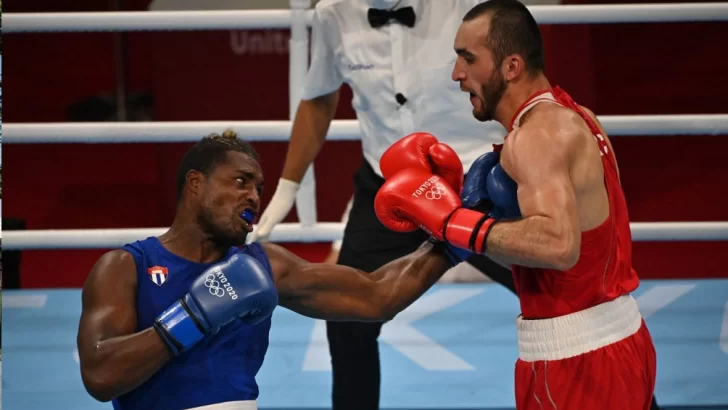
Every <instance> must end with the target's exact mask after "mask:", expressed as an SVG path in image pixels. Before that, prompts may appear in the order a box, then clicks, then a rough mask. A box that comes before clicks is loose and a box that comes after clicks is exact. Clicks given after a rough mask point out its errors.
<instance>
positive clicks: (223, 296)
mask: <svg viewBox="0 0 728 410" xmlns="http://www.w3.org/2000/svg"><path fill="white" fill-rule="evenodd" d="M277 305H278V292H277V290H276V286H275V283H274V282H273V279H272V278H271V277H270V275H269V274H268V272H266V270H265V268H263V266H261V265H260V263H259V262H258V261H256V260H255V259H254V258H252V257H251V256H248V255H245V254H235V255H233V256H231V257H230V258H228V259H227V260H225V261H223V262H220V263H217V264H215V265H213V266H211V267H210V268H208V269H207V270H205V271H204V272H202V274H201V275H200V276H199V277H198V278H197V279H196V280H195V281H194V282H193V283H192V286H191V287H190V290H189V292H188V293H187V294H186V295H185V296H183V297H182V298H180V299H179V300H177V301H176V302H175V303H173V304H172V305H171V306H170V307H168V308H167V309H166V310H165V311H164V312H162V314H160V315H159V316H158V317H157V319H156V320H155V321H154V328H155V329H156V330H157V332H158V333H159V334H160V336H162V339H163V340H164V341H165V342H166V343H167V346H169V349H170V350H171V352H172V354H173V355H175V356H176V355H179V354H181V353H183V352H185V351H187V350H189V349H190V348H192V347H193V346H194V345H195V344H197V342H199V341H200V340H202V339H203V338H204V337H205V336H206V335H209V334H211V333H214V332H216V331H217V330H218V329H219V328H221V327H222V326H225V325H226V324H228V323H230V322H232V321H233V320H235V319H238V318H241V319H242V320H243V321H244V322H245V323H248V324H251V325H254V324H256V323H259V322H261V321H263V320H265V319H266V318H268V317H270V315H271V314H273V309H275V307H276V306H277Z"/></svg>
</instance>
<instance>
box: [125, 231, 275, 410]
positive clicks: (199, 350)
mask: <svg viewBox="0 0 728 410" xmlns="http://www.w3.org/2000/svg"><path fill="white" fill-rule="evenodd" d="M122 249H124V250H126V251H127V252H130V253H131V254H132V255H133V256H134V260H135V262H136V268H137V282H138V284H137V300H136V308H137V331H142V330H144V329H147V328H149V327H151V326H152V323H153V322H154V320H155V319H156V318H157V316H158V315H159V314H160V313H162V311H164V310H165V309H166V308H167V307H169V305H171V304H172V303H173V302H174V301H176V300H177V299H179V298H180V297H182V296H183V295H184V294H186V293H187V291H188V290H189V288H190V286H191V285H192V282H193V281H194V280H195V279H197V277H198V276H199V275H200V274H201V273H202V272H203V271H204V270H205V269H207V268H209V267H210V266H211V265H213V263H196V262H192V261H189V260H187V259H184V258H182V257H180V256H177V255H175V254H173V253H171V252H169V251H168V250H167V249H166V248H165V247H164V246H163V245H162V244H161V243H160V242H159V240H158V239H157V238H156V237H150V238H147V239H144V240H141V241H137V242H134V243H131V244H127V245H125V246H124V247H123V248H122ZM238 252H241V253H245V254H248V255H250V256H252V257H253V258H255V259H256V260H257V261H258V262H260V263H261V264H262V265H263V267H265V268H266V270H267V271H268V273H269V274H271V276H272V273H271V266H270V262H269V261H268V256H267V254H266V253H265V251H264V250H263V247H262V246H261V245H260V244H259V243H257V242H255V243H252V244H249V245H247V246H245V247H243V248H230V250H229V251H228V253H227V255H226V257H227V256H231V255H233V254H235V253H238ZM270 325H271V319H270V318H268V319H266V320H265V321H263V322H261V323H259V324H257V325H255V326H251V325H248V324H245V323H243V322H242V321H241V320H236V321H233V322H232V323H230V324H228V325H226V326H225V327H223V328H222V329H220V331H219V332H218V333H217V334H214V335H208V336H206V337H205V338H204V339H202V340H201V341H200V342H199V343H198V344H197V345H196V346H194V347H193V348H192V349H190V350H189V351H187V352H185V353H183V354H181V355H180V356H177V357H174V358H172V359H171V360H170V361H169V362H167V364H165V365H164V366H163V367H162V368H161V369H160V370H159V371H158V372H157V373H156V374H154V375H153V376H152V377H151V378H150V379H149V380H147V381H146V382H144V383H143V384H142V385H140V386H139V387H137V388H136V389H134V390H132V391H130V392H129V393H127V394H125V395H123V396H120V397H118V398H116V399H114V400H113V406H114V409H117V410H131V409H135V410H141V409H165V410H177V409H180V410H181V409H189V408H192V407H198V406H204V405H209V404H213V403H223V402H227V401H236V400H255V399H257V397H258V384H257V383H256V381H255V375H256V374H257V373H258V370H259V369H260V367H261V365H262V364H263V359H264V357H265V353H266V351H267V350H268V333H269V330H270Z"/></svg>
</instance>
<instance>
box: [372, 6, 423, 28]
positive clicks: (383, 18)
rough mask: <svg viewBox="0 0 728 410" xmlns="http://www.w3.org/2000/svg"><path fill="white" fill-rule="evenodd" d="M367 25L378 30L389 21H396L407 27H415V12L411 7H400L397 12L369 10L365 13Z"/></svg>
mask: <svg viewBox="0 0 728 410" xmlns="http://www.w3.org/2000/svg"><path fill="white" fill-rule="evenodd" d="M367 18H368V19H369V24H371V25H372V27H374V28H379V27H381V26H383V25H385V24H387V23H389V20H392V19H394V20H397V21H398V22H400V23H402V24H404V25H405V26H407V27H414V26H415V10H414V9H413V8H412V7H402V8H401V9H397V10H382V9H373V8H372V9H369V12H368V13H367Z"/></svg>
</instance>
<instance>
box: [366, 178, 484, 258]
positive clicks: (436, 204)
mask: <svg viewBox="0 0 728 410" xmlns="http://www.w3.org/2000/svg"><path fill="white" fill-rule="evenodd" d="M374 210H375V212H376V214H377V217H378V218H379V220H380V221H381V222H382V224H383V225H384V226H386V227H387V228H389V229H391V230H393V231H395V232H412V231H414V230H415V229H417V227H418V226H419V227H420V228H422V229H423V230H425V231H426V232H427V233H429V234H430V235H432V236H433V237H434V238H435V239H437V240H445V241H447V242H449V243H450V244H452V245H454V246H457V247H458V248H463V249H469V250H471V251H473V252H477V253H482V252H483V250H484V249H483V246H484V245H485V238H486V236H487V234H488V232H489V231H490V227H491V226H492V225H493V223H494V222H495V220H494V219H493V218H488V216H487V215H484V214H483V213H481V212H477V211H472V210H469V209H465V208H462V207H461V202H460V197H459V195H458V194H457V193H456V192H455V191H454V190H453V189H452V188H450V187H449V186H448V185H447V184H446V183H445V181H444V180H443V178H442V177H440V176H438V175H432V174H431V173H428V172H425V171H422V170H419V169H414V168H410V169H405V170H402V171H400V172H398V173H397V174H395V175H394V176H392V177H391V178H390V179H389V180H387V182H385V183H384V185H383V186H382V188H380V190H379V192H377V196H376V198H375V199H374Z"/></svg>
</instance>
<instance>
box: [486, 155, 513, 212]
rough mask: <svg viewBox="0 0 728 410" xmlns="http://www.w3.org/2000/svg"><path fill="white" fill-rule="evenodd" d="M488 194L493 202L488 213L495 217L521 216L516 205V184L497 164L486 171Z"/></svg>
mask: <svg viewBox="0 0 728 410" xmlns="http://www.w3.org/2000/svg"><path fill="white" fill-rule="evenodd" d="M486 185H487V187H488V195H489V196H490V201H491V202H492V203H493V210H492V211H491V213H490V216H492V217H493V218H495V219H516V218H520V217H521V208H520V207H519V206H518V184H516V182H515V181H514V180H513V179H511V177H510V176H509V175H508V174H507V173H506V171H505V170H503V167H502V166H501V165H500V164H498V165H496V166H494V167H493V168H492V169H491V170H490V172H489V173H488V178H487V179H486Z"/></svg>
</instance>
